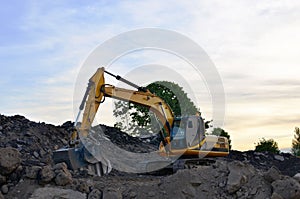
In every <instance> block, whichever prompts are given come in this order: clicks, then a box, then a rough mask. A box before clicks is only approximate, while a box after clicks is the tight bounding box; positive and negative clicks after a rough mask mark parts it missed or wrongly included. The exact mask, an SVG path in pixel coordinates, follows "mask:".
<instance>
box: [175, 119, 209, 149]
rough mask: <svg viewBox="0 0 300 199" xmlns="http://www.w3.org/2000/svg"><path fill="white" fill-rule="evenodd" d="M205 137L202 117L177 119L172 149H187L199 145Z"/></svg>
mask: <svg viewBox="0 0 300 199" xmlns="http://www.w3.org/2000/svg"><path fill="white" fill-rule="evenodd" d="M204 137H205V128H204V121H203V118H202V117H201V116H187V117H176V118H175V119H174V123H173V128H172V131H171V148H172V149H186V148H188V147H192V146H195V145H199V143H201V141H202V140H203V139H204Z"/></svg>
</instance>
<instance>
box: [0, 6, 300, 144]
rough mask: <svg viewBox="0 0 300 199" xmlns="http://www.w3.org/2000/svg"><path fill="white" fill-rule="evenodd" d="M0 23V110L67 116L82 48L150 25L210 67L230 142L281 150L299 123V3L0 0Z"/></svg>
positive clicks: (51, 118)
mask: <svg viewBox="0 0 300 199" xmlns="http://www.w3.org/2000/svg"><path fill="white" fill-rule="evenodd" d="M0 25H1V29H0V64H1V73H0V90H1V92H2V97H1V99H0V113H1V114H6V115H14V114H21V115H24V116H26V117H28V118H29V119H32V120H35V121H45V122H49V123H54V124H61V123H63V122H64V121H66V120H73V117H74V113H73V93H74V84H75V81H76V77H77V74H78V72H79V69H80V66H81V64H82V63H83V62H84V60H85V59H86V57H87V56H88V55H89V53H90V52H91V51H92V50H93V49H95V48H96V47H97V45H99V44H101V43H103V42H105V41H106V40H108V39H110V38H111V37H113V36H115V35H117V34H120V33H122V32H126V31H130V30H133V29H138V28H144V27H156V28H164V29H169V30H174V31H177V32H179V33H182V34H184V35H186V36H188V37H189V38H191V39H193V40H194V41H195V42H197V43H198V44H199V45H200V46H201V47H202V48H203V49H204V50H205V51H206V52H207V53H208V55H209V56H210V58H211V60H212V61H213V62H214V63H215V65H216V67H217V69H218V71H219V73H220V76H221V78H222V80H223V84H224V89H225V93H226V119H225V125H224V128H225V129H226V130H227V131H228V132H230V134H231V135H232V138H233V146H234V148H236V149H241V150H244V149H251V148H253V147H254V144H253V143H254V142H257V141H258V139H259V138H262V137H265V138H274V139H275V140H276V141H278V143H279V146H280V147H281V148H286V147H290V145H291V139H292V137H293V130H294V127H295V126H300V119H299V118H300V112H299V111H297V108H298V107H299V104H300V94H299V89H300V86H299V85H300V80H299V74H300V67H299V64H300V56H299V52H300V36H299V35H300V3H298V1H273V0H263V1H217V0H215V1H214V0H212V1H211V0H201V1H199V0H195V1H187V2H184V1H159V0H157V1H71V0H70V1H47V0H46V1H34V0H24V1H2V2H1V7H0ZM141 57H142V58H140V59H144V58H145V57H143V56H141ZM129 58H130V56H129ZM133 58H134V56H133ZM146 58H147V59H146ZM146 58H145V59H144V60H143V62H141V63H144V64H146V63H147V61H149V62H151V63H153V62H154V61H155V60H151V59H148V58H149V56H148V57H147V56H146ZM164 58H165V57H164V56H163V55H162V56H160V57H159V58H158V59H157V60H156V63H159V62H160V61H161V62H162V63H163V62H164V60H163V59H164ZM173 61H174V60H173ZM177 61H178V60H177ZM126 63H128V59H127V61H126ZM137 63H138V62H137ZM124 71H126V66H123V68H122V67H121V69H120V70H119V71H113V72H115V73H120V74H121V75H122V74H124ZM137 81H141V80H139V79H137ZM196 97H197V96H196ZM204 104H205V103H204ZM202 110H203V112H204V114H205V112H207V113H206V114H207V115H208V116H207V118H209V117H210V116H209V109H206V107H204V108H203V109H202ZM110 111H111V110H108V109H107V110H106V109H105V110H104V112H105V113H106V114H109V112H110ZM103 121H104V122H108V123H109V121H110V119H109V118H103Z"/></svg>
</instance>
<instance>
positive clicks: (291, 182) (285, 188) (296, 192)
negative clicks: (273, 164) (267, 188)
mask: <svg viewBox="0 0 300 199" xmlns="http://www.w3.org/2000/svg"><path fill="white" fill-rule="evenodd" d="M272 188H273V194H274V193H276V194H277V195H279V196H281V197H282V198H293V199H297V198H300V184H299V183H298V182H297V181H296V180H295V179H293V178H291V177H285V178H284V179H282V180H276V181H274V182H273V183H272Z"/></svg>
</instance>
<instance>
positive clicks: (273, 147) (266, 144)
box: [255, 138, 279, 153]
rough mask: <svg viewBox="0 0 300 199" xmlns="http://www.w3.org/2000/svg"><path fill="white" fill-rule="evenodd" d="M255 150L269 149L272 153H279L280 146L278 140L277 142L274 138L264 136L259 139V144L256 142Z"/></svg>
mask: <svg viewBox="0 0 300 199" xmlns="http://www.w3.org/2000/svg"><path fill="white" fill-rule="evenodd" d="M255 151H257V152H264V151H269V152H272V153H279V148H278V144H277V142H275V141H274V140H273V139H268V140H266V139H265V138H262V139H260V140H259V142H258V144H256V146H255Z"/></svg>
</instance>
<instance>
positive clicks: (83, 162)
mask: <svg viewBox="0 0 300 199" xmlns="http://www.w3.org/2000/svg"><path fill="white" fill-rule="evenodd" d="M53 161H54V163H55V164H57V163H60V162H65V163H66V164H67V166H68V168H69V169H72V170H78V169H80V168H87V169H88V171H89V172H90V173H93V174H94V175H97V176H103V175H105V174H108V173H110V172H111V170H112V168H111V165H110V162H109V161H108V160H103V161H99V160H97V159H95V158H94V157H93V155H92V154H90V153H89V152H88V150H86V149H85V148H84V147H81V148H62V149H58V150H56V151H54V152H53Z"/></svg>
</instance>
